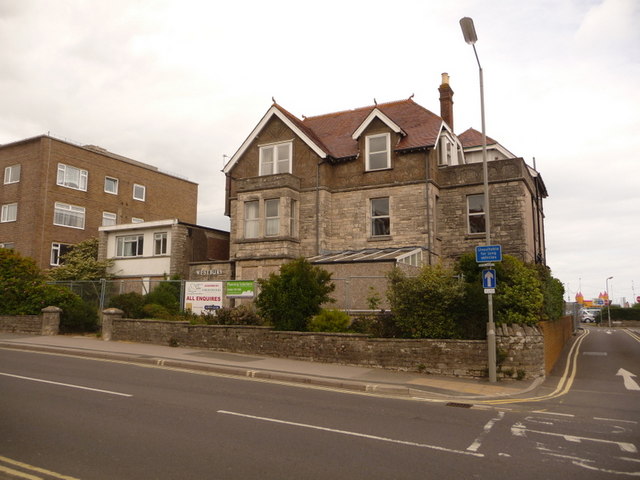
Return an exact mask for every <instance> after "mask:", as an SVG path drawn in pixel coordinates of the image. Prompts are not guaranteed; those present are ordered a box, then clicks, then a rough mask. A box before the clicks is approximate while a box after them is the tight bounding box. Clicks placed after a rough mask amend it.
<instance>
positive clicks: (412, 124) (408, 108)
mask: <svg viewBox="0 0 640 480" xmlns="http://www.w3.org/2000/svg"><path fill="white" fill-rule="evenodd" d="M376 108H377V109H378V110H380V111H381V112H382V113H384V114H385V115H386V116H387V117H389V118H390V119H391V120H393V122H394V123H396V124H397V125H398V126H400V127H401V128H402V130H403V131H404V132H405V133H406V135H405V136H404V137H402V139H401V140H400V142H399V143H398V144H397V145H396V148H395V149H396V150H408V149H416V148H425V147H432V146H434V145H435V143H436V141H437V138H438V134H439V133H440V129H441V126H442V118H440V117H439V116H437V115H436V114H434V113H432V112H430V111H429V110H427V109H426V108H424V107H422V106H420V105H418V104H417V103H415V102H414V101H413V100H411V99H407V100H400V101H396V102H389V103H381V104H378V105H371V106H368V107H362V108H357V109H355V110H347V111H343V112H336V113H329V114H326V115H319V116H315V117H307V118H305V119H304V120H302V121H300V120H297V119H296V120H297V122H298V123H297V124H298V125H301V126H303V127H304V128H305V129H306V131H310V132H312V134H313V137H314V138H316V139H317V140H318V142H320V144H321V145H322V146H323V147H324V148H325V149H326V151H327V152H328V153H329V154H330V155H331V156H332V157H333V158H336V159H339V158H347V157H353V156H356V155H357V154H358V142H357V141H356V140H354V139H353V138H352V135H353V133H354V132H355V131H356V130H357V129H358V127H359V126H360V125H361V124H362V122H363V121H364V120H365V119H366V118H367V116H368V115H369V114H370V113H371V112H372V111H373V110H374V109H376ZM287 113H288V112H287ZM288 115H290V116H291V117H293V115H291V114H290V113H288ZM291 117H289V118H291ZM293 119H295V117H293V118H291V121H294V120H293Z"/></svg>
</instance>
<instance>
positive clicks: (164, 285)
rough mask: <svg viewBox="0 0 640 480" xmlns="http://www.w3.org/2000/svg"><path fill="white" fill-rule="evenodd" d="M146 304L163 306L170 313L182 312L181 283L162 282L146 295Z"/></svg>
mask: <svg viewBox="0 0 640 480" xmlns="http://www.w3.org/2000/svg"><path fill="white" fill-rule="evenodd" d="M145 303H146V304H156V305H162V306H163V307H164V308H165V309H166V310H167V311H168V312H169V313H171V314H176V313H178V312H179V311H180V282H175V281H169V282H160V283H159V284H158V286H156V288H154V289H153V290H151V291H150V292H149V293H147V295H145Z"/></svg>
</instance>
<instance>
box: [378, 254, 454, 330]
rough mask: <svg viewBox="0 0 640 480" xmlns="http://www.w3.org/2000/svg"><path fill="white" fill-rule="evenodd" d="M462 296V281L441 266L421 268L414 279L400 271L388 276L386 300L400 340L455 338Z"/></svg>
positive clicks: (397, 269)
mask: <svg viewBox="0 0 640 480" xmlns="http://www.w3.org/2000/svg"><path fill="white" fill-rule="evenodd" d="M463 295H464V288H463V285H462V282H460V281H459V280H457V279H456V278H455V276H454V272H453V271H452V270H449V269H446V268H444V267H442V266H440V265H436V266H429V265H427V266H424V267H423V268H422V269H421V270H420V273H419V274H418V276H416V277H408V276H407V275H406V274H405V273H404V272H403V271H402V270H400V269H399V268H395V269H394V270H392V271H391V272H390V273H389V290H388V292H387V297H388V298H389V303H390V305H391V310H392V311H393V315H394V317H395V323H396V325H397V327H398V329H399V330H400V332H401V334H402V336H403V337H407V338H457V337H458V336H459V334H458V329H457V325H456V322H455V319H456V309H457V308H459V305H460V304H461V302H462V299H463Z"/></svg>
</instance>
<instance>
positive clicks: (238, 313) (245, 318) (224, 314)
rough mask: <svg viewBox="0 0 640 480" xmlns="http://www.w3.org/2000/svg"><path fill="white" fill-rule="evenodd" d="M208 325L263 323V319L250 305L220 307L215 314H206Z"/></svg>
mask: <svg viewBox="0 0 640 480" xmlns="http://www.w3.org/2000/svg"><path fill="white" fill-rule="evenodd" d="M207 323H208V324H210V325H264V321H263V320H262V318H260V316H259V315H258V314H257V313H256V311H255V310H254V309H253V307H252V306H250V305H239V306H237V307H234V308H220V309H218V310H216V314H215V315H208V316H207Z"/></svg>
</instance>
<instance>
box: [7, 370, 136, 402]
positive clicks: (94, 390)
mask: <svg viewBox="0 0 640 480" xmlns="http://www.w3.org/2000/svg"><path fill="white" fill-rule="evenodd" d="M0 375H2V376H5V377H12V378H19V379H21V380H29V381H31V382H39V383H48V384H50V385H58V386H60V387H69V388H77V389H79V390H88V391H90V392H98V393H106V394H108V395H118V396H120V397H133V395H130V394H128V393H120V392H112V391H110V390H100V389H99V388H91V387H83V386H82V385H72V384H70V383H60V382H52V381H50V380H43V379H41V378H32V377H23V376H22V375H13V374H11V373H3V372H0Z"/></svg>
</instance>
